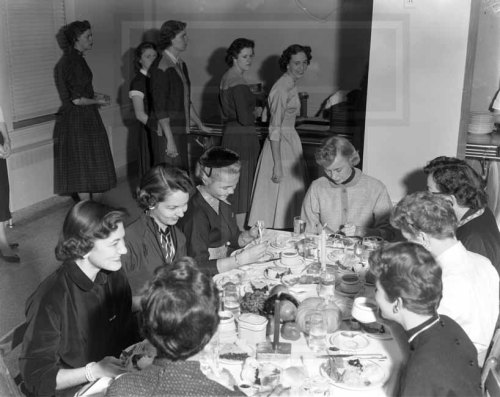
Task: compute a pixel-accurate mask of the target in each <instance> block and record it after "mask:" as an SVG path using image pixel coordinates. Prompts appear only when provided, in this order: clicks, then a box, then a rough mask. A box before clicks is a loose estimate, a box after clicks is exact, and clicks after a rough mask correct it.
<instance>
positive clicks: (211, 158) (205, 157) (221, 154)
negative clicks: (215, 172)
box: [198, 146, 240, 176]
mask: <svg viewBox="0 0 500 397" xmlns="http://www.w3.org/2000/svg"><path fill="white" fill-rule="evenodd" d="M239 160H240V156H239V155H238V153H236V152H234V151H232V150H229V149H226V148H223V147H221V146H213V147H211V148H210V149H208V150H207V151H206V152H205V153H203V154H202V155H201V157H200V159H199V160H198V162H199V163H200V165H201V166H203V167H205V168H210V171H209V173H207V171H205V170H204V172H205V174H206V175H207V176H210V175H212V168H224V167H229V166H230V165H233V164H234V163H237V162H238V161H239Z"/></svg>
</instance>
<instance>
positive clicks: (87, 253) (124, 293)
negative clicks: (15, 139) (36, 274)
mask: <svg viewBox="0 0 500 397" xmlns="http://www.w3.org/2000/svg"><path fill="white" fill-rule="evenodd" d="M124 218H125V214H124V213H123V212H121V211H117V210H115V209H113V208H110V207H107V206H105V205H103V204H100V203H96V202H93V201H81V202H79V203H78V204H76V205H75V206H74V207H73V208H72V209H71V210H70V211H69V212H68V214H67V216H66V219H65V220H64V225H63V229H62V233H61V237H60V239H59V243H58V244H57V248H56V257H57V259H59V260H61V261H63V263H62V265H61V266H60V267H59V268H58V269H57V270H56V271H55V272H54V273H53V274H51V275H50V276H49V277H47V278H46V279H45V280H44V281H42V283H41V284H40V286H39V287H38V288H37V290H36V291H35V293H34V294H33V295H31V296H30V297H29V298H28V300H27V303H26V322H27V324H28V328H27V330H26V334H25V335H24V340H23V350H22V352H21V355H20V358H19V365H20V369H21V374H22V376H23V380H24V384H25V386H26V388H27V390H28V391H29V395H36V396H52V395H55V394H56V390H64V389H68V388H71V387H73V386H78V385H80V384H82V383H86V382H91V381H94V380H96V379H99V378H102V377H114V376H116V375H118V374H120V373H122V372H124V371H125V368H124V367H123V365H122V362H121V361H120V360H119V359H118V358H117V357H118V356H119V355H120V353H121V351H122V350H123V349H124V348H126V347H127V346H129V345H130V344H131V343H134V342H137V339H138V338H137V332H136V330H135V328H134V326H133V321H132V316H131V293H130V286H129V284H128V281H127V277H126V276H125V274H124V273H123V270H121V267H122V263H121V255H123V254H125V253H126V252H127V249H126V247H125V242H124V239H123V237H124V235H125V231H124V227H123V220H124ZM74 393H75V391H73V392H71V393H70V392H69V391H67V395H70V394H71V395H73V394H74Z"/></svg>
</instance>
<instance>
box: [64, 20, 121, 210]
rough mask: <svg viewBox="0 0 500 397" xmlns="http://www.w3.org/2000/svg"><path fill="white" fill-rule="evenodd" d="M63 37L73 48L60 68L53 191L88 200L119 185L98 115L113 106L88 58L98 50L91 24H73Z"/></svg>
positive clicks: (68, 51) (67, 53)
mask: <svg viewBox="0 0 500 397" xmlns="http://www.w3.org/2000/svg"><path fill="white" fill-rule="evenodd" d="M64 34H65V36H66V38H67V41H68V44H69V48H68V49H67V51H66V52H65V54H64V55H63V57H62V58H61V60H60V61H59V62H58V64H57V66H56V69H55V79H56V85H57V89H58V91H59V96H60V97H61V100H62V106H61V108H60V110H59V112H58V114H57V119H56V124H55V126H54V192H55V193H56V194H72V195H73V197H74V198H75V200H78V199H84V198H85V199H87V198H90V195H91V194H96V193H102V192H105V191H107V190H109V189H111V188H113V187H114V186H115V185H116V174H115V166H114V164H113V157H112V155H111V149H110V147H109V141H108V135H107V133H106V128H105V127H104V124H103V122H102V119H101V116H100V114H99V106H105V105H109V103H110V98H109V96H108V95H103V94H99V93H96V92H94V88H93V86H92V77H93V76H92V71H91V70H90V68H89V66H88V65H87V62H86V61H85V58H84V54H85V53H86V52H87V51H90V50H91V49H92V46H93V39H92V31H91V30H90V23H89V22H88V21H75V22H72V23H70V24H69V25H68V26H66V28H65V29H64ZM78 195H80V196H78ZM77 196H78V197H77Z"/></svg>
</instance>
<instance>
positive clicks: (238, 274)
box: [213, 269, 245, 289]
mask: <svg viewBox="0 0 500 397" xmlns="http://www.w3.org/2000/svg"><path fill="white" fill-rule="evenodd" d="M244 276H245V272H244V271H243V270H240V269H232V270H229V271H227V272H224V273H219V274H216V275H215V276H214V277H213V280H214V283H215V285H216V286H217V288H219V289H222V287H224V285H226V284H227V283H233V284H235V285H240V284H241V282H242V281H243V278H244Z"/></svg>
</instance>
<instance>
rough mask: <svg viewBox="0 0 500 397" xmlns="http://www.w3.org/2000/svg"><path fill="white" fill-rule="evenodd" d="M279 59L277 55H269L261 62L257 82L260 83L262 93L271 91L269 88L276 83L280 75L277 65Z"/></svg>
mask: <svg viewBox="0 0 500 397" xmlns="http://www.w3.org/2000/svg"><path fill="white" fill-rule="evenodd" d="M279 59H280V57H279V55H271V56H270V57H267V58H266V59H264V60H263V61H262V65H261V67H260V69H259V72H258V75H259V80H260V81H262V85H263V88H264V91H265V92H266V93H267V94H269V91H271V88H272V87H273V85H274V83H276V80H278V79H279V78H280V77H281V75H282V72H281V70H280V67H279V64H278V61H279Z"/></svg>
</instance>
